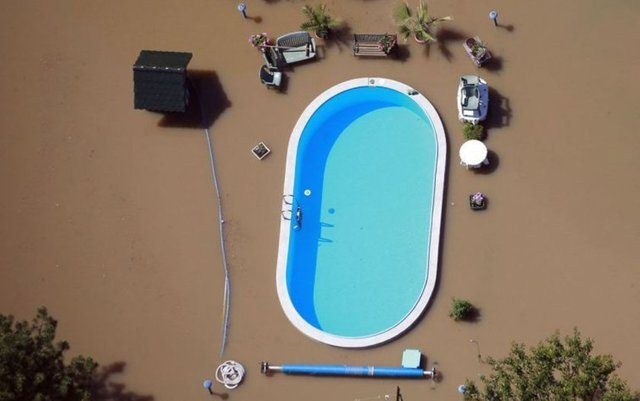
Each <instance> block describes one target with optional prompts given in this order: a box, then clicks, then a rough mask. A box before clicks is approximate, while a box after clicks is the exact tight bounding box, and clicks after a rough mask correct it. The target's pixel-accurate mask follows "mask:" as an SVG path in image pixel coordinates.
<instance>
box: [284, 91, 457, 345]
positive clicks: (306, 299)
mask: <svg viewBox="0 0 640 401" xmlns="http://www.w3.org/2000/svg"><path fill="white" fill-rule="evenodd" d="M445 160H446V140H445V136H444V129H443V127H442V123H441V121H440V118H439V116H438V114H437V112H436V111H435V109H434V108H433V106H432V105H431V104H430V103H429V101H428V100H427V99H426V98H425V97H424V96H422V95H421V94H419V93H418V92H416V91H415V90H413V89H412V88H411V87H409V86H407V85H405V84H403V83H400V82H397V81H393V80H389V79H384V78H358V79H353V80H350V81H346V82H343V83H341V84H338V85H336V86H334V87H332V88H330V89H328V90H327V91H325V92H323V93H322V94H321V95H320V96H318V97H317V98H316V99H315V100H313V101H312V102H311V104H310V105H309V106H308V107H307V108H306V109H305V110H304V112H303V113H302V115H301V116H300V118H299V119H298V122H297V123H296V125H295V127H294V129H293V132H292V134H291V138H290V140H289V147H288V151H287V162H286V171H285V182H284V194H285V195H284V196H283V202H282V208H283V213H282V215H283V218H282V222H281V226H280V242H279V251H278V262H277V273H276V284H277V290H278V297H279V299H280V303H281V305H282V307H283V309H284V312H285V314H286V316H287V317H288V318H289V320H290V321H291V322H292V323H293V324H294V326H295V327H297V328H298V329H299V330H300V331H302V332H303V333H304V334H306V335H307V336H309V337H311V338H313V339H315V340H318V341H321V342H324V343H327V344H331V345H336V346H342V347H366V346H371V345H375V344H379V343H382V342H385V341H389V340H390V339H392V338H394V337H396V336H398V335H400V334H401V333H402V332H404V331H405V330H407V329H408V328H409V327H410V326H411V325H412V324H413V323H414V322H415V320H416V319H417V318H418V317H419V316H420V315H421V313H422V312H423V310H424V308H425V307H426V305H427V303H428V301H429V299H430V297H431V294H432V292H433V289H434V286H435V282H436V273H437V263H438V245H439V236H440V217H441V211H442V196H443V186H444V171H445Z"/></svg>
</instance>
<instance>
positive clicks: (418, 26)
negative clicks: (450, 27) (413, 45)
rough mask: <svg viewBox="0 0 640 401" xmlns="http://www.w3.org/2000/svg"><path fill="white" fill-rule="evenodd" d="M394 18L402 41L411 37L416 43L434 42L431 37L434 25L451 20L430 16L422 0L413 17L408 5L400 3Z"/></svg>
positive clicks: (448, 17)
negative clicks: (402, 38)
mask: <svg viewBox="0 0 640 401" xmlns="http://www.w3.org/2000/svg"><path fill="white" fill-rule="evenodd" d="M394 17H395V20H396V22H397V23H398V30H399V32H400V35H402V36H403V37H404V40H405V41H406V40H407V39H408V38H409V36H413V37H414V39H415V40H416V42H418V43H427V42H430V41H433V42H435V41H436V38H435V37H434V36H433V34H432V31H433V30H434V29H435V27H436V25H438V24H439V23H441V22H445V21H451V20H452V19H453V17H451V16H447V17H439V18H435V17H432V16H430V15H429V11H428V10H427V4H426V3H425V2H424V0H420V3H419V4H418V7H417V8H416V12H415V15H414V13H413V11H412V10H411V7H409V4H407V3H402V4H400V5H399V6H398V8H396V10H395V13H394Z"/></svg>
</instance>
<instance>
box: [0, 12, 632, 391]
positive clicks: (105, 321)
mask: <svg viewBox="0 0 640 401" xmlns="http://www.w3.org/2000/svg"><path fill="white" fill-rule="evenodd" d="M326 3H327V5H328V7H329V9H330V10H331V11H332V13H333V14H335V15H336V16H338V17H339V18H340V19H342V20H343V21H344V22H345V24H346V27H344V28H343V30H342V31H341V32H342V33H341V34H340V35H338V36H337V37H334V38H333V39H327V40H322V39H318V40H317V42H318V46H317V47H318V49H317V51H318V60H316V61H313V62H310V63H307V64H297V65H296V66H295V67H294V68H293V69H292V70H290V71H285V75H286V78H285V82H284V87H283V91H282V92H277V91H273V90H267V89H266V88H265V87H264V86H263V85H262V84H261V83H260V80H259V77H258V73H259V68H260V66H261V65H262V64H263V63H264V61H263V60H262V58H261V56H260V53H259V52H258V51H257V50H256V49H254V48H252V47H251V46H250V45H249V44H248V43H247V39H248V38H249V36H250V35H252V34H256V33H259V32H266V33H269V34H270V35H271V36H272V37H277V36H278V35H281V34H284V33H287V32H291V31H294V30H297V29H298V26H299V24H300V22H301V21H302V16H301V13H300V8H301V7H302V5H303V4H304V3H303V2H301V1H295V0H271V1H258V0H256V1H252V2H247V10H246V12H247V16H248V17H249V18H247V19H243V18H242V17H241V15H239V12H238V10H237V9H236V3H233V2H222V1H192V2H187V3H185V2H160V3H158V2H156V1H151V0H141V1H136V2H116V3H113V2H80V3H78V2H70V1H66V2H62V3H39V2H31V1H26V2H8V3H6V4H5V5H4V7H3V13H2V15H0V46H1V48H2V54H3V55H4V57H3V69H2V72H0V88H1V89H0V101H1V103H2V105H3V106H4V111H3V113H0V133H1V134H0V184H1V185H2V188H3V191H2V195H0V199H1V202H2V208H0V221H2V223H3V224H2V225H1V226H0V227H1V228H0V236H1V238H2V241H0V244H1V245H0V313H4V314H9V313H12V314H15V315H16V316H18V317H20V318H29V317H31V316H33V314H34V312H35V309H36V308H37V307H38V306H40V305H46V306H47V307H48V308H49V311H50V312H51V313H52V315H54V316H55V317H56V318H58V319H59V321H60V325H59V334H60V336H61V338H64V339H67V340H69V341H70V343H71V345H72V349H71V351H70V353H71V354H75V353H82V354H87V355H91V356H93V357H94V358H95V359H96V360H97V361H98V362H100V364H101V365H102V366H105V367H110V368H111V370H110V371H109V372H108V373H107V375H108V377H110V380H113V381H115V382H119V383H122V384H123V385H124V388H123V389H122V391H123V392H124V394H126V395H127V397H129V398H126V399H131V400H138V401H142V400H147V401H148V400H151V399H153V400H157V401H164V400H175V399H192V400H197V399H205V397H210V395H209V394H208V393H207V392H206V391H203V389H202V380H203V379H204V378H207V377H211V376H212V375H213V371H214V370H215V368H216V366H217V365H218V364H219V363H220V362H222V361H224V360H226V359H234V360H237V361H240V362H241V363H243V364H244V366H245V367H246V368H247V376H246V378H245V382H244V383H243V384H242V385H241V386H240V387H239V388H238V389H235V390H231V391H228V397H229V399H230V400H253V399H259V398H263V399H269V400H276V399H278V400H294V399H305V400H311V401H315V400H318V401H320V400H327V399H335V400H353V399H356V398H366V397H375V396H377V395H381V394H393V392H394V391H395V388H396V385H399V386H400V387H401V388H402V393H403V396H404V397H405V399H406V400H412V399H416V400H417V399H424V398H425V397H428V398H429V399H430V400H435V401H437V400H450V399H452V397H458V396H459V395H458V394H457V393H456V388H457V386H458V385H459V384H461V383H463V382H464V380H465V378H467V377H471V378H476V377H477V374H479V373H481V372H483V371H485V369H486V366H485V365H484V364H482V363H480V362H479V359H478V354H481V355H482V356H483V357H484V356H487V355H492V356H496V357H500V356H503V355H505V354H506V353H507V352H508V350H509V347H510V344H511V342H512V341H522V342H525V343H528V344H534V343H536V342H538V341H539V340H542V339H543V338H545V337H547V336H548V335H549V334H552V333H553V332H554V331H556V330H559V331H560V332H561V333H570V332H571V330H572V329H573V328H574V327H578V328H579V329H580V330H581V332H582V334H583V335H584V336H587V337H591V338H593V339H594V340H595V343H596V348H597V351H598V352H601V353H611V354H613V355H614V357H615V358H616V359H619V360H621V361H622V362H623V365H622V367H621V368H620V370H619V373H620V375H621V376H622V377H624V378H625V379H627V380H628V382H629V384H630V385H632V386H633V387H634V388H638V387H640V379H639V378H638V375H637V374H636V372H638V371H640V348H639V347H637V345H636V344H635V341H636V337H637V333H638V331H639V330H640V312H639V311H638V308H637V306H638V303H639V302H640V291H639V288H640V270H638V268H637V260H640V251H639V247H638V246H637V244H638V241H639V239H640V237H639V234H638V232H639V230H638V227H639V226H640V219H639V217H638V213H637V206H638V201H637V199H639V198H640V186H638V184H637V182H638V180H637V170H638V167H640V162H639V161H638V158H637V157H636V150H637V149H638V148H640V137H639V136H638V135H637V133H636V125H637V122H638V113H637V111H636V103H637V102H635V99H636V95H635V94H636V93H637V89H638V84H637V82H636V80H634V79H633V78H631V77H633V76H634V75H633V74H634V73H635V71H636V69H637V65H638V58H637V53H635V52H633V51H629V49H633V48H634V46H633V43H632V42H633V39H634V38H635V37H637V34H638V24H637V15H639V13H640V4H638V3H635V2H628V1H627V2H625V1H619V2H607V3H604V2H598V1H586V2H578V1H568V2H562V3H558V2H552V1H549V0H543V1H542V2H536V3H535V4H534V3H527V2H523V3H517V4H516V3H513V2H508V1H497V2H496V3H495V4H492V5H491V7H495V9H497V10H499V12H500V17H499V22H500V26H498V27H494V26H493V24H492V22H491V21H490V20H489V18H488V17H487V15H488V12H489V11H490V9H489V7H490V6H489V5H486V4H482V3H470V2H468V1H462V0H455V1H438V0H432V1H430V2H429V5H430V11H431V12H433V13H434V14H436V15H452V16H453V17H454V20H453V21H451V22H448V23H447V24H446V25H443V30H442V32H441V36H440V40H439V42H438V43H435V44H432V45H430V46H429V47H428V49H427V48H426V47H425V46H424V45H420V44H418V43H416V42H415V41H413V40H411V39H410V40H409V41H407V42H406V43H403V42H402V41H401V42H400V45H401V49H400V50H401V51H400V52H399V55H398V57H397V58H366V59H365V58H356V57H354V56H353V54H352V49H351V42H352V35H353V34H354V33H383V32H390V33H391V32H395V31H396V27H395V24H394V23H393V19H392V18H391V11H392V9H393V7H394V5H396V3H394V2H392V1H387V0H367V1H357V0H354V1H349V2H344V1H337V0H333V1H327V2H326ZM541 25H542V26H541ZM444 27H446V29H444ZM475 35H478V36H480V37H481V38H482V40H483V41H484V42H485V43H486V44H487V46H488V48H490V49H491V52H492V55H493V60H492V63H491V64H487V66H485V67H483V68H480V69H478V68H477V67H476V66H475V65H474V64H473V63H472V61H471V60H470V59H469V58H468V56H467V54H466V53H465V50H464V48H463V41H464V39H465V38H466V37H470V36H471V37H472V36H475ZM142 49H153V50H174V51H187V52H191V53H193V59H192V60H191V62H190V64H189V69H190V71H191V73H192V74H193V77H195V79H196V82H197V84H198V85H199V87H200V88H203V89H204V90H205V93H206V95H205V96H204V97H203V99H201V101H202V104H203V105H204V106H205V110H206V120H207V122H208V123H210V124H209V125H210V132H211V138H212V140H213V147H214V151H215V157H216V168H217V170H218V175H219V179H220V184H221V192H222V206H223V210H224V214H225V216H224V217H225V233H226V238H225V241H226V244H227V247H228V248H227V252H228V255H227V256H228V259H229V268H230V271H231V286H232V287H231V308H230V326H229V342H228V345H227V347H226V351H225V353H224V355H223V356H222V357H220V356H219V355H218V352H219V348H220V341H221V330H222V327H221V324H222V310H223V297H222V290H223V279H224V275H223V272H222V266H221V257H220V249H219V237H218V231H217V225H216V219H217V204H216V202H215V194H214V192H213V189H212V186H211V178H210V171H209V164H208V163H209V161H208V153H207V148H206V140H205V138H204V136H203V132H202V130H201V129H200V128H199V127H198V124H193V123H190V122H189V121H185V120H184V119H180V118H177V119H176V118H171V117H167V116H163V115H161V114H157V113H150V112H144V111H139V110H134V109H133V99H132V98H133V93H132V86H133V84H132V71H131V66H132V64H133V62H134V61H135V59H136V57H137V55H138V53H139V51H140V50H142ZM464 74H478V75H480V76H482V78H484V79H486V80H487V82H488V83H489V87H490V88H491V89H490V94H489V95H490V101H491V103H490V110H489V117H488V119H487V122H486V124H485V127H486V128H487V130H486V139H485V141H484V142H485V144H486V145H487V147H488V149H489V157H490V159H491V162H492V164H491V168H490V169H486V170H485V171H484V172H483V173H477V172H474V171H468V170H465V169H464V168H463V167H461V166H460V165H459V160H458V158H457V151H458V148H459V147H460V145H461V144H462V143H463V141H464V138H463V136H462V125H461V124H460V123H459V122H458V121H457V110H456V99H455V94H456V87H457V84H458V79H459V77H460V75H464ZM356 77H388V78H391V79H395V80H398V81H402V82H405V83H407V84H408V85H411V86H412V87H414V88H415V89H416V90H418V91H420V92H421V93H423V94H424V95H425V96H426V97H427V98H428V99H429V100H430V101H431V102H432V103H433V105H434V106H435V108H436V109H437V111H438V113H439V115H440V117H441V118H442V121H443V124H444V126H445V130H446V133H447V140H448V145H449V149H450V150H449V159H448V165H447V171H448V176H447V178H446V180H447V181H446V189H445V209H444V213H443V227H442V232H443V233H442V235H441V250H440V265H439V272H438V283H437V286H436V290H435V294H434V296H433V298H432V301H431V303H430V306H429V307H428V309H427V311H426V313H425V314H424V316H423V317H422V318H421V319H419V320H418V322H417V323H416V325H415V327H414V328H413V329H411V330H410V331H408V332H407V334H406V335H404V336H402V337H400V338H399V339H397V340H395V341H393V342H390V343H388V344H386V345H383V346H379V347H376V348H371V349H365V350H345V349H340V348H334V347H330V346H327V345H323V344H320V343H317V342H314V341H312V340H310V339H308V338H307V337H305V336H304V335H303V334H301V333H300V332H298V331H297V330H296V329H295V328H294V327H293V326H292V325H291V324H290V323H289V321H288V320H287V319H286V317H285V316H284V314H283V312H282V309H281V307H280V305H279V302H278V298H277V295H276V288H275V271H276V270H275V269H276V257H277V249H278V227H279V222H280V220H279V219H280V218H281V217H280V216H281V215H280V204H281V199H282V183H283V176H284V165H285V155H286V150H287V142H288V139H289V135H290V134H291V130H292V128H293V125H294V124H295V122H296V120H297V118H298V117H299V115H300V113H301V112H302V110H303V109H304V108H305V107H306V105H307V104H308V103H309V102H310V101H311V100H312V99H314V98H315V97H316V96H317V95H318V94H319V93H321V92H322V91H324V90H325V89H327V88H329V87H331V86H333V85H335V84H336V83H338V82H342V81H345V80H348V79H352V78H356ZM260 141H264V142H265V143H266V144H267V145H268V147H269V149H270V150H271V153H270V154H269V156H268V157H266V158H264V159H263V160H257V159H256V158H255V157H254V156H253V155H252V154H251V152H250V151H251V149H252V148H253V147H254V146H255V145H256V144H257V143H259V142H260ZM477 191H482V192H483V193H486V194H487V195H488V199H489V202H490V203H489V204H488V208H487V209H486V210H484V211H481V212H475V211H472V210H470V209H469V203H468V197H469V194H473V193H475V192H477ZM453 297H463V298H466V299H469V300H471V301H472V302H473V304H474V305H476V306H477V307H478V308H479V316H478V318H477V320H476V321H474V322H454V321H453V320H451V319H450V318H449V317H448V312H449V307H450V304H451V300H452V298H453ZM472 340H473V341H472ZM406 348H417V349H420V350H422V351H423V353H424V354H425V355H426V357H427V362H428V364H429V366H432V365H433V366H437V368H438V369H439V370H441V371H442V372H443V376H442V381H440V382H438V383H434V382H432V381H426V380H425V381H420V380H418V381H398V380H390V379H383V380H366V379H365V380H362V379H339V378H324V379H318V378H308V377H306V378H294V377H287V376H274V377H264V376H261V375H260V374H259V366H258V362H259V361H261V360H270V361H272V362H273V363H274V364H277V363H285V362H291V363H331V364H349V365H369V364H370V365H399V364H400V358H401V353H402V351H403V350H404V349H406ZM122 399H125V398H122Z"/></svg>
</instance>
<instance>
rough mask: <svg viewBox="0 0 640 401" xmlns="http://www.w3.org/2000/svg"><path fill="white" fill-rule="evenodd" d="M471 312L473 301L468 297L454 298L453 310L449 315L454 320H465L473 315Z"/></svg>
mask: <svg viewBox="0 0 640 401" xmlns="http://www.w3.org/2000/svg"><path fill="white" fill-rule="evenodd" d="M471 312H473V305H471V302H469V301H467V300H466V299H458V298H453V301H452V302H451V311H450V312H449V316H450V317H452V318H453V320H464V319H466V318H468V317H469V316H470V315H471Z"/></svg>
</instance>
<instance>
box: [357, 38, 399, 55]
mask: <svg viewBox="0 0 640 401" xmlns="http://www.w3.org/2000/svg"><path fill="white" fill-rule="evenodd" d="M385 38H388V40H390V41H391V42H390V43H393V44H392V45H391V46H389V48H388V49H386V50H385V48H384V46H382V44H381V42H382V40H383V39H385ZM396 42H397V36H396V35H388V34H386V33H382V34H371V33H367V34H354V35H353V55H354V56H373V57H387V56H388V55H389V53H390V52H391V50H393V49H394V48H395V43H396Z"/></svg>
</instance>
